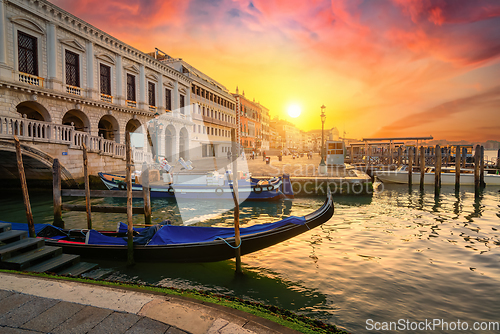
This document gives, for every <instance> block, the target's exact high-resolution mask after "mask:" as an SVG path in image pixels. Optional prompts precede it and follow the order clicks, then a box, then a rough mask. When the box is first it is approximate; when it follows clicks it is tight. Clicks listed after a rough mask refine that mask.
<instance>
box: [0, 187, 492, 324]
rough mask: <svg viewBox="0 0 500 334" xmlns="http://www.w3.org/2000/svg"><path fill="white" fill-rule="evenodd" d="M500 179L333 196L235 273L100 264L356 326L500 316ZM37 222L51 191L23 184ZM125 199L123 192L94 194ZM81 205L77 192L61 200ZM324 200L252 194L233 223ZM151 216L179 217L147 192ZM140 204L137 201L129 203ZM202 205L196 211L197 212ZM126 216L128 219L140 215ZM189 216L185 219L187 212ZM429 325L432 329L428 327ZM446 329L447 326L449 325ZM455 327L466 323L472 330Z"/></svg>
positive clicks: (19, 210) (9, 204) (219, 268)
mask: <svg viewBox="0 0 500 334" xmlns="http://www.w3.org/2000/svg"><path fill="white" fill-rule="evenodd" d="M499 190H500V187H496V188H493V187H488V188H486V190H485V191H484V192H482V193H480V194H478V195H477V196H476V195H475V194H474V189H473V188H470V187H462V188H461V189H460V192H458V193H455V191H454V188H453V187H449V188H447V187H444V188H443V189H442V192H441V194H440V195H439V196H435V194H434V188H433V187H428V188H425V189H424V191H423V192H421V191H420V190H419V189H418V187H413V190H409V189H408V187H407V186H399V185H393V186H390V185H386V186H385V187H384V189H383V191H381V192H378V193H375V194H374V195H373V196H368V197H335V199H334V201H335V215H334V217H333V218H332V219H331V220H330V221H328V222H327V223H325V224H324V225H322V226H321V227H318V228H316V229H314V230H311V231H309V232H307V233H305V234H303V235H300V236H298V237H296V238H294V239H291V240H289V241H286V242H283V243H281V244H279V245H276V246H273V247H270V248H268V249H265V250H262V251H259V252H256V253H253V254H250V255H247V256H244V257H243V259H242V260H243V270H244V272H245V275H244V276H243V277H235V276H234V274H233V272H234V261H232V260H231V261H223V262H218V263H206V264H168V263H164V264H137V265H136V266H134V267H131V268H127V266H126V265H125V263H116V262H99V263H100V265H101V266H102V267H107V268H112V269H114V270H115V272H114V273H113V274H112V275H111V277H110V279H113V280H123V281H131V282H147V283H152V284H158V285H161V286H168V287H176V288H184V289H190V288H193V289H202V290H207V291H212V292H216V293H222V294H226V295H233V296H238V297H241V298H245V299H249V300H253V301H258V302H262V303H265V304H271V305H276V306H279V307H283V308H286V309H289V310H292V311H295V312H297V313H300V314H304V315H307V316H310V317H313V318H316V319H320V320H322V321H325V322H327V323H331V324H336V325H337V326H339V327H341V328H344V329H346V330H348V331H351V332H354V333H358V332H363V331H365V330H366V325H367V323H366V322H367V320H368V319H372V320H373V322H375V321H378V322H384V321H385V322H389V321H392V322H397V321H399V320H400V319H403V321H406V320H408V321H410V322H411V321H425V319H428V320H432V319H441V320H442V321H445V322H450V323H451V322H455V323H456V321H457V320H460V321H461V322H463V321H467V322H469V326H472V324H473V322H475V321H479V322H480V321H499V320H500V319H499V318H498V315H499V314H500V303H499V291H500V231H499V230H500V218H499V217H500V208H499V204H500V202H499V199H500V193H499ZM31 199H32V207H33V212H34V216H35V220H36V222H40V223H41V222H50V220H51V216H52V203H51V194H47V193H33V194H31ZM103 201H104V202H106V203H108V204H109V203H115V204H116V205H123V204H124V201H122V200H110V199H107V200H95V204H97V203H98V202H103ZM65 202H67V203H70V202H73V203H81V200H75V199H65ZM322 202H323V199H322V198H317V197H311V198H296V199H294V200H285V201H281V202H277V203H252V204H248V205H244V206H243V207H242V208H241V224H242V226H248V225H250V224H255V223H259V222H270V221H275V220H277V219H280V218H282V217H287V216H289V215H298V216H301V215H304V214H307V213H309V212H312V211H313V210H315V209H317V208H318V207H320V206H321V204H322ZM152 204H153V215H154V218H153V219H154V220H156V221H161V220H164V219H167V218H168V219H171V220H173V222H174V223H176V224H181V223H182V222H181V221H180V220H179V219H177V218H176V217H179V209H178V208H177V207H176V204H175V202H171V201H166V200H161V199H160V200H157V199H153V203H152ZM135 205H137V206H140V205H141V202H140V201H137V202H135ZM211 207H212V208H215V209H214V210H212V215H205V216H204V217H201V218H206V219H207V220H206V221H205V222H203V223H198V224H201V225H217V226H231V223H232V219H231V217H232V212H225V211H220V212H217V209H216V204H214V202H195V203H193V205H192V207H191V208H183V209H182V210H184V214H183V217H186V214H185V212H188V214H189V212H192V213H191V215H192V217H193V219H194V220H196V218H200V217H199V215H200V214H199V212H208V211H209V209H210V208H211ZM0 210H1V212H2V214H1V217H0V219H1V220H4V221H15V222H23V221H25V216H24V211H23V204H22V199H21V194H17V193H10V194H8V195H5V194H4V195H3V198H1V199H0ZM203 215H204V214H203ZM93 218H94V224H95V227H96V228H107V229H114V228H115V226H116V222H118V221H124V222H125V221H126V217H125V216H124V215H121V214H117V215H112V214H99V213H95V214H93ZM141 218H142V217H141V216H136V217H135V220H136V223H140V222H141V220H142V219H141ZM64 219H65V222H66V226H67V227H70V228H84V227H85V213H65V215H64ZM194 220H193V221H194ZM438 332H439V331H438ZM455 332H456V331H455ZM464 332H471V331H470V330H468V331H464Z"/></svg>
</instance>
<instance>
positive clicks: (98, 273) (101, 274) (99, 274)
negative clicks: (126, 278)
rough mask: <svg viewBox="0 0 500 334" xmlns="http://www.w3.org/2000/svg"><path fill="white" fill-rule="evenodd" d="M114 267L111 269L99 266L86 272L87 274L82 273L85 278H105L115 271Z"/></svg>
mask: <svg viewBox="0 0 500 334" xmlns="http://www.w3.org/2000/svg"><path fill="white" fill-rule="evenodd" d="M114 272H115V270H114V269H109V268H98V269H95V270H92V271H89V272H86V273H85V274H83V275H82V277H85V278H92V279H104V278H105V277H108V276H109V275H111V274H112V273H114Z"/></svg>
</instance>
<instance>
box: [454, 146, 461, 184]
mask: <svg viewBox="0 0 500 334" xmlns="http://www.w3.org/2000/svg"><path fill="white" fill-rule="evenodd" d="M458 189H460V146H457V147H456V149H455V190H458Z"/></svg>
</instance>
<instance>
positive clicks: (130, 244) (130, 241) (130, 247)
mask: <svg viewBox="0 0 500 334" xmlns="http://www.w3.org/2000/svg"><path fill="white" fill-rule="evenodd" d="M125 146H126V147H125V160H126V164H127V166H126V167H127V169H126V175H125V182H126V183H127V264H129V265H132V264H134V225H133V222H132V154H131V152H130V132H128V131H127V132H126V133H125Z"/></svg>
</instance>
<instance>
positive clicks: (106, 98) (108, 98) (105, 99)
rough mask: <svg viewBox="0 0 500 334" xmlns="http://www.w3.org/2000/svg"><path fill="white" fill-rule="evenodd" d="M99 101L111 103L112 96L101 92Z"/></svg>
mask: <svg viewBox="0 0 500 334" xmlns="http://www.w3.org/2000/svg"><path fill="white" fill-rule="evenodd" d="M101 101H103V102H107V103H113V96H111V95H107V94H103V93H101Z"/></svg>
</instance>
